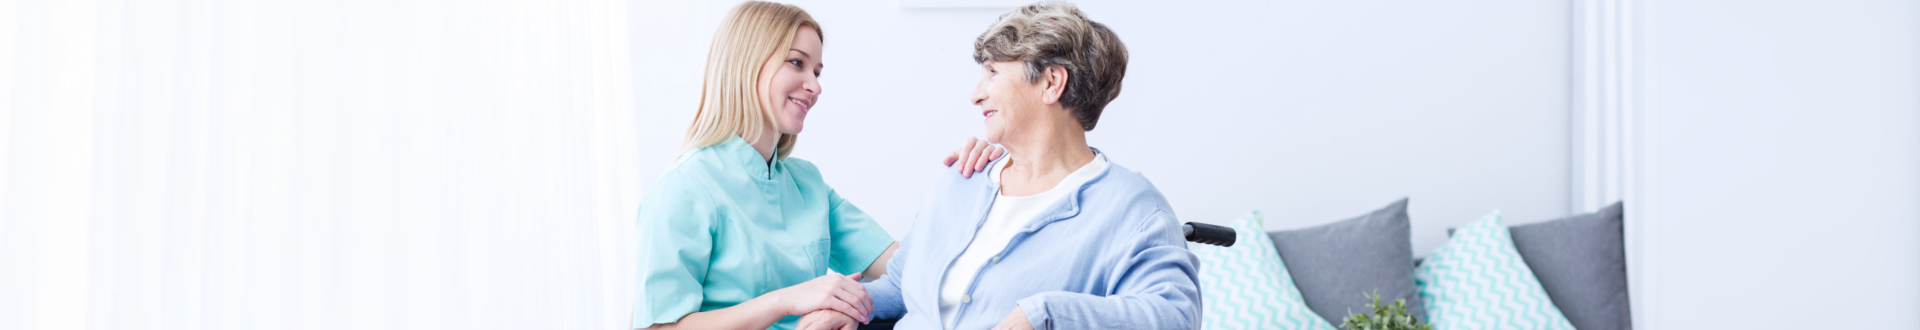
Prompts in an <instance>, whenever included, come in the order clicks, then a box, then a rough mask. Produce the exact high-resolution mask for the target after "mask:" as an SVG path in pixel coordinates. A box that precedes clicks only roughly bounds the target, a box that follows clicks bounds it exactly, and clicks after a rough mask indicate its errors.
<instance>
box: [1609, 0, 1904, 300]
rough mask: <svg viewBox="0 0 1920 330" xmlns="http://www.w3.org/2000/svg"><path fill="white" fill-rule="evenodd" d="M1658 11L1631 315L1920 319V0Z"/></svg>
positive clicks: (1687, 6) (1700, 4)
mask: <svg viewBox="0 0 1920 330" xmlns="http://www.w3.org/2000/svg"><path fill="white" fill-rule="evenodd" d="M1650 9H1651V10H1650V16H1649V17H1651V21H1650V22H1649V23H1650V24H1649V27H1650V30H1649V32H1650V33H1649V34H1650V39H1649V42H1650V43H1649V44H1650V46H1651V47H1649V48H1648V50H1647V58H1648V62H1649V64H1650V66H1649V67H1648V68H1647V70H1648V72H1647V74H1648V78H1649V83H1648V85H1647V92H1648V99H1647V104H1648V109H1647V110H1648V112H1649V117H1650V118H1649V123H1648V126H1647V131H1646V133H1645V134H1646V138H1647V145H1648V149H1647V150H1646V162H1647V163H1646V167H1647V169H1648V173H1647V174H1648V176H1647V178H1646V182H1645V184H1646V187H1645V188H1646V191H1647V198H1646V201H1647V203H1644V204H1642V206H1645V207H1647V209H1646V210H1644V211H1645V212H1646V213H1644V215H1645V218H1644V219H1642V225H1643V227H1642V228H1640V229H1641V230H1640V232H1641V234H1643V235H1644V236H1643V238H1642V241H1643V242H1644V244H1645V245H1643V246H1642V247H1643V253H1641V254H1639V255H1640V256H1641V257H1643V258H1642V259H1641V260H1640V262H1639V265H1640V266H1641V267H1644V268H1642V269H1639V270H1637V271H1639V272H1640V274H1641V275H1643V277H1641V278H1640V280H1642V281H1643V283H1640V284H1641V285H1644V286H1645V287H1644V288H1643V289H1644V290H1643V291H1644V292H1645V295H1644V296H1640V297H1637V298H1640V299H1641V300H1640V301H1639V302H1636V303H1640V304H1641V305H1636V306H1634V307H1635V312H1636V313H1637V314H1639V315H1637V316H1639V317H1641V318H1642V319H1641V320H1642V322H1643V324H1636V325H1643V326H1651V327H1643V329H1644V328H1655V327H1657V328H1659V329H1810V328H1822V329H1866V328H1873V329H1916V328H1920V3H1917V2H1914V1H1871V0H1866V1H1817V2H1812V1H1739V2H1729V1H1687V0H1674V1H1665V0H1663V1H1657V2H1656V3H1655V4H1654V5H1653V6H1651V7H1650ZM1636 294H1642V293H1636Z"/></svg>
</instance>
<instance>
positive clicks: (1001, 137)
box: [973, 61, 1047, 144]
mask: <svg viewBox="0 0 1920 330" xmlns="http://www.w3.org/2000/svg"><path fill="white" fill-rule="evenodd" d="M1026 71H1027V70H1026V64H1022V63H1020V62H1014V61H995V62H985V63H981V64H980V83H979V84H977V85H974V87H973V105H977V106H980V115H981V116H983V117H985V121H986V122H985V125H986V138H987V142H988V143H994V144H1003V143H1006V142H1005V141H1006V139H1007V137H1009V136H1013V135H1017V134H1021V133H1022V132H1029V131H1030V130H1031V129H1032V128H1033V127H1032V126H1035V125H1038V124H1040V123H1041V119H1042V118H1041V117H1043V116H1045V115H1046V114H1045V113H1042V111H1045V110H1047V107H1046V103H1047V102H1046V100H1045V99H1044V96H1045V93H1046V84H1045V81H1044V79H1043V80H1042V81H1038V82H1028V80H1027V74H1026Z"/></svg>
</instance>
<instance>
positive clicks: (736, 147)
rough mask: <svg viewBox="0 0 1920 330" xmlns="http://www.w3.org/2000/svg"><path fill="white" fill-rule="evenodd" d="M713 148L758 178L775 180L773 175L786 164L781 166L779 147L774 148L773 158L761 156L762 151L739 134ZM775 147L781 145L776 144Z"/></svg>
mask: <svg viewBox="0 0 1920 330" xmlns="http://www.w3.org/2000/svg"><path fill="white" fill-rule="evenodd" d="M713 148H714V150H715V151H719V154H721V155H725V157H726V158H730V159H729V163H733V164H734V165H735V166H739V170H741V171H743V172H746V173H747V174H749V175H750V176H752V177H754V178H756V179H760V180H773V178H774V176H773V175H774V174H775V173H779V172H780V171H781V170H783V169H784V168H785V166H781V165H782V164H781V161H782V160H783V159H781V157H780V156H778V155H779V154H780V150H779V149H774V151H773V154H774V155H776V156H774V157H773V159H772V160H768V159H766V158H761V157H760V151H759V150H755V149H753V145H752V144H747V140H746V139H744V138H741V137H740V136H738V135H736V136H733V137H730V138H727V140H726V141H725V142H720V144H716V145H713ZM774 148H779V147H778V146H775V147H774Z"/></svg>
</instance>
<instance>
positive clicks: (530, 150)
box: [0, 0, 639, 329]
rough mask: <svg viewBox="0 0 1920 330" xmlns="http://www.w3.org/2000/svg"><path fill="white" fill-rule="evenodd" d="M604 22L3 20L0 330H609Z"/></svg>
mask: <svg viewBox="0 0 1920 330" xmlns="http://www.w3.org/2000/svg"><path fill="white" fill-rule="evenodd" d="M625 5H626V3H625V2H623V1H599V0H585V1H556V2H505V3H500V2H471V1H397V2H396V1H385V0H382V1H291V2H278V1H191V0H187V1H164V0H138V1H110V0H109V1H37V0H23V1H0V47H6V48H5V49H0V56H4V57H0V127H3V128H4V129H5V131H4V134H0V164H3V165H0V166H4V168H0V173H4V175H0V188H3V189H0V196H4V197H3V198H0V210H3V211H4V212H0V329H456V328H457V329H589V328H597V329H617V328H621V327H624V326H625V325H626V324H627V320H628V316H629V315H628V314H629V308H630V306H631V300H630V297H631V295H632V294H631V289H630V288H631V282H632V278H631V277H630V276H628V274H631V270H630V269H628V268H631V264H632V260H631V257H630V256H632V255H633V254H632V250H633V244H632V242H631V233H632V231H633V227H632V225H631V224H632V219H633V218H634V210H635V209H636V205H637V204H638V200H639V194H638V193H639V190H638V182H637V179H636V177H635V173H636V172H635V171H634V170H633V164H634V163H635V162H636V158H635V156H636V152H635V151H636V150H637V147H636V146H634V145H632V141H634V139H635V137H636V136H637V134H635V126H634V124H633V123H634V122H635V120H634V118H633V117H632V114H633V111H632V104H631V101H632V96H631V91H632V87H631V82H632V79H631V77H630V76H629V75H628V74H629V72H630V69H629V68H628V65H629V64H630V62H628V61H629V56H628V55H627V52H628V45H627V43H628V38H627V37H626V36H625V33H626V31H627V30H626V25H627V23H626V18H625V16H626V14H627V11H626V9H625V8H624V7H625Z"/></svg>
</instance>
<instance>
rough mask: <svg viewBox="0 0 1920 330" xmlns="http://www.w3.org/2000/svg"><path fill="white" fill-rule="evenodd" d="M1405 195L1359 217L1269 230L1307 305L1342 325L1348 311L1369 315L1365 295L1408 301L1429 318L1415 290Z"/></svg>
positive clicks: (1409, 308) (1409, 306)
mask: <svg viewBox="0 0 1920 330" xmlns="http://www.w3.org/2000/svg"><path fill="white" fill-rule="evenodd" d="M1410 228H1411V227H1410V226H1409V225H1408V222H1407V199H1405V198H1401V199H1400V201H1397V202H1393V204H1391V205H1387V207H1385V208H1381V209H1380V210H1377V211H1373V213H1369V214H1367V215H1362V216H1360V217H1358V218H1353V219H1347V220H1343V221H1340V222H1335V223H1331V224H1327V225H1323V226H1319V227H1313V228H1306V229H1299V230H1288V231H1275V232H1267V236H1268V237H1271V238H1273V247H1274V248H1275V249H1277V250H1280V260H1281V261H1282V262H1285V263H1286V264H1287V271H1288V272H1290V273H1292V275H1293V283H1294V285H1295V286H1298V287H1299V288H1300V295H1301V296H1302V297H1303V298H1306V301H1307V308H1311V309H1313V312H1314V313H1315V314H1320V317H1322V318H1326V319H1327V322H1332V323H1333V324H1340V320H1341V319H1344V318H1346V317H1347V314H1348V312H1350V311H1351V312H1355V313H1370V312H1372V310H1371V309H1367V307H1366V304H1367V298H1366V297H1363V296H1361V295H1360V294H1361V293H1363V292H1365V293H1373V292H1376V290H1377V291H1378V292H1379V293H1380V300H1381V301H1382V302H1392V301H1393V300H1394V299H1406V300H1407V314H1412V315H1413V316H1414V317H1415V318H1419V319H1421V320H1426V318H1427V312H1426V309H1424V308H1421V304H1420V297H1419V296H1418V295H1416V294H1415V291H1414V288H1413V239H1412V236H1410V233H1409V231H1410Z"/></svg>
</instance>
